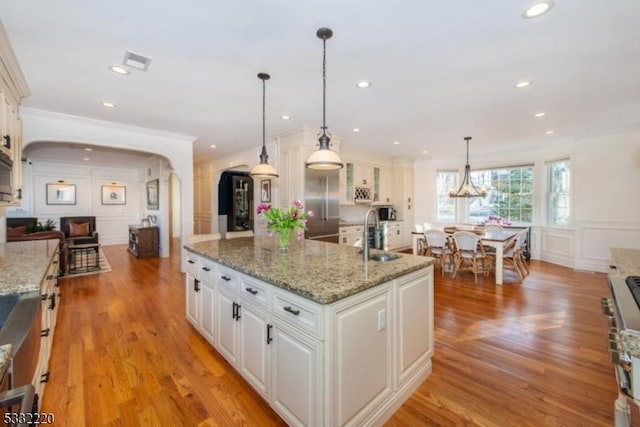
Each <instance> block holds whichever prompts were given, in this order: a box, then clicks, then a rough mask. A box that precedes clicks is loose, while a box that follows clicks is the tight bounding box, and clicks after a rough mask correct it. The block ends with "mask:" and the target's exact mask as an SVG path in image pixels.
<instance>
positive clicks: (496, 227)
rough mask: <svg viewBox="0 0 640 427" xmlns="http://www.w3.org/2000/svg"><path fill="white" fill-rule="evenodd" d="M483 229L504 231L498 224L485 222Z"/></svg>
mask: <svg viewBox="0 0 640 427" xmlns="http://www.w3.org/2000/svg"><path fill="white" fill-rule="evenodd" d="M484 231H485V233H486V232H487V231H504V227H503V226H501V225H500V224H485V226H484Z"/></svg>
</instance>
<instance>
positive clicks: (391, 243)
mask: <svg viewBox="0 0 640 427" xmlns="http://www.w3.org/2000/svg"><path fill="white" fill-rule="evenodd" d="M403 230H404V226H403V221H388V222H387V249H388V250H390V251H394V250H397V249H399V248H402V247H403V246H404V244H403V236H402V233H403Z"/></svg>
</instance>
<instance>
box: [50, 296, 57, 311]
mask: <svg viewBox="0 0 640 427" xmlns="http://www.w3.org/2000/svg"><path fill="white" fill-rule="evenodd" d="M49 299H51V304H49V310H55V308H56V294H55V293H54V294H51V296H50V297H49Z"/></svg>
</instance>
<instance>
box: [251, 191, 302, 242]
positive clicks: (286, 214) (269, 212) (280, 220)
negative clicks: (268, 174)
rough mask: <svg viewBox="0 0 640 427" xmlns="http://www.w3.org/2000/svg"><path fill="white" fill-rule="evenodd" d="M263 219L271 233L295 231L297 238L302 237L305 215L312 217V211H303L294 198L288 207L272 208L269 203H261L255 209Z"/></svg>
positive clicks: (300, 204) (298, 201)
mask: <svg viewBox="0 0 640 427" xmlns="http://www.w3.org/2000/svg"><path fill="white" fill-rule="evenodd" d="M256 212H257V213H258V215H262V218H264V220H265V224H266V226H267V230H268V231H269V234H270V235H272V234H273V233H276V232H281V231H283V230H284V231H287V230H288V231H289V232H291V231H294V230H295V231H296V235H297V237H298V240H299V239H301V238H302V237H304V230H306V229H307V217H313V212H312V211H308V212H305V210H304V205H303V204H302V202H301V201H300V200H294V201H293V206H291V207H290V208H288V209H279V208H274V207H272V206H271V205H270V204H266V203H261V204H260V205H258V209H257V210H256Z"/></svg>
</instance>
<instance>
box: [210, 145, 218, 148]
mask: <svg viewBox="0 0 640 427" xmlns="http://www.w3.org/2000/svg"><path fill="white" fill-rule="evenodd" d="M209 147H211V148H216V147H217V145H216V144H211V145H210V146H209Z"/></svg>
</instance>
